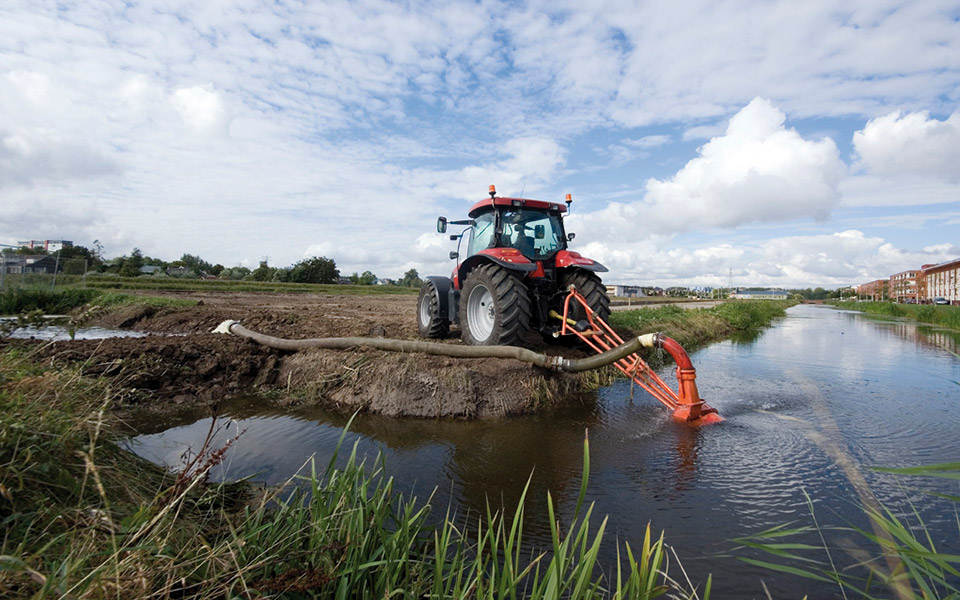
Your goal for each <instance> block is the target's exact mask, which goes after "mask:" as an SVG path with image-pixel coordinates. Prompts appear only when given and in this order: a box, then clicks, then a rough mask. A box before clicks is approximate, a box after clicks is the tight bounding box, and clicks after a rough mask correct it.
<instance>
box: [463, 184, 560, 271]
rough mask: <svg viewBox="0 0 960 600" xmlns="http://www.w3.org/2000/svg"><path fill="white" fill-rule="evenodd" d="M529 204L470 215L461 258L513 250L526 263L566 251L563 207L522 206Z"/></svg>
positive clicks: (491, 208)
mask: <svg viewBox="0 0 960 600" xmlns="http://www.w3.org/2000/svg"><path fill="white" fill-rule="evenodd" d="M504 200H512V199H508V198H504ZM529 203H530V201H525V202H523V203H520V202H518V204H517V205H512V204H511V205H507V206H503V205H500V206H496V205H495V206H490V205H489V204H486V205H485V206H481V207H479V208H478V209H476V210H475V211H471V212H470V216H471V217H472V219H471V221H472V223H473V224H472V225H471V226H470V228H469V229H468V230H467V231H465V232H464V234H465V237H467V251H466V255H465V257H469V256H473V255H474V254H476V253H478V252H480V251H481V250H486V249H488V248H516V249H517V250H519V251H520V254H522V255H523V256H524V257H525V258H527V259H528V260H531V261H541V260H545V259H548V258H550V257H551V256H553V255H554V254H556V253H557V252H558V251H560V250H564V249H566V247H567V238H566V235H565V234H564V231H563V220H562V219H561V217H560V214H561V212H563V211H564V207H563V206H561V205H557V204H553V205H552V206H551V207H550V208H549V209H546V210H544V209H543V208H541V207H533V206H525V205H526V204H529ZM538 204H545V203H539V202H538Z"/></svg>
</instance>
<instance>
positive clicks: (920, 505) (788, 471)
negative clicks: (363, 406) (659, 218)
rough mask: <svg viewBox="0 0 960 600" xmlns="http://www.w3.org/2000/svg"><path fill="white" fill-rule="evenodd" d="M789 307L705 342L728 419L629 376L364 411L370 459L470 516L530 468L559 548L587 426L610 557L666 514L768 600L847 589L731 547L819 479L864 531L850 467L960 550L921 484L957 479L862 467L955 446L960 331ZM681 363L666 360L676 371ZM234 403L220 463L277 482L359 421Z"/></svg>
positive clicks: (802, 519) (716, 569) (801, 510)
mask: <svg viewBox="0 0 960 600" xmlns="http://www.w3.org/2000/svg"><path fill="white" fill-rule="evenodd" d="M788 315H789V316H788V318H786V319H784V320H783V321H781V322H779V323H778V324H776V325H775V326H774V327H772V328H770V329H768V330H766V331H764V332H763V333H762V334H760V335H759V336H758V337H757V338H756V339H754V340H752V341H750V342H744V341H738V342H733V341H727V342H722V343H718V344H714V345H712V346H709V347H707V348H705V349H703V350H701V351H700V352H697V353H696V354H695V355H694V356H693V361H694V364H695V365H696V366H697V370H698V383H699V384H700V389H701V393H702V394H703V395H704V396H705V398H706V399H707V400H708V401H709V402H710V403H711V405H713V406H715V407H717V408H718V409H719V411H720V414H722V415H723V416H724V417H725V418H726V419H727V421H726V422H725V423H723V424H721V425H716V426H711V427H706V428H703V429H690V428H688V427H685V426H682V425H678V424H675V423H673V422H672V421H671V420H670V419H669V417H668V415H667V414H666V412H665V411H664V410H663V408H662V407H661V406H660V404H659V403H657V402H656V401H655V400H653V399H652V398H649V397H646V396H643V395H641V394H639V393H638V394H637V395H636V397H635V400H634V401H633V402H630V400H629V397H630V386H629V383H628V382H625V381H622V382H617V383H616V384H614V385H612V386H610V387H608V388H605V389H603V390H601V391H600V392H599V393H598V394H597V395H596V397H595V398H593V399H592V400H589V401H586V402H585V403H583V404H580V403H577V404H576V405H574V406H569V407H566V408H564V409H563V410H557V411H554V412H551V413H548V414H541V415H536V416H531V417H526V418H514V419H507V420H496V421H493V420H492V421H478V422H460V421H426V420H410V419H387V418H382V417H375V416H368V415H362V416H359V417H357V419H356V420H355V422H354V423H353V426H352V432H351V433H350V434H349V436H348V437H349V443H353V442H354V441H355V442H357V444H358V446H359V452H360V453H361V454H367V455H368V456H371V457H372V456H374V455H375V454H376V453H377V452H382V453H383V455H384V457H385V459H386V468H387V471H388V472H389V473H390V474H391V475H393V476H394V477H395V478H396V479H397V481H398V484H399V488H398V489H401V490H404V491H409V490H413V491H414V492H415V493H416V494H417V495H419V496H421V497H424V496H426V495H428V494H429V493H430V492H431V491H432V490H433V489H434V488H436V490H437V492H436V496H435V497H434V503H435V506H437V507H438V509H439V510H438V512H440V513H442V512H444V510H445V508H446V506H447V505H448V503H449V504H451V505H453V506H455V507H456V508H457V510H458V511H459V512H460V514H463V513H464V512H465V511H467V510H474V511H478V510H484V508H485V506H486V503H487V500H488V498H489V499H490V500H491V501H492V502H493V503H494V504H495V505H499V504H500V503H501V502H503V503H504V504H506V505H507V506H510V505H511V504H512V503H514V502H515V501H516V499H517V498H519V496H520V494H521V492H522V490H523V487H524V485H525V484H526V482H527V480H528V478H530V481H531V491H530V494H529V496H528V497H529V498H530V499H531V506H530V509H529V510H528V511H527V514H528V515H529V516H530V522H529V523H528V525H527V527H526V528H525V529H526V531H527V532H528V533H529V534H530V535H531V536H532V538H533V540H534V541H535V542H536V543H539V544H542V545H549V528H548V524H547V523H546V521H545V519H546V517H545V513H546V511H545V510H543V508H544V506H545V501H544V498H545V496H546V492H547V490H549V491H550V492H551V494H552V495H553V498H554V500H555V501H556V502H557V503H558V505H559V507H560V508H559V512H560V514H561V519H563V518H565V517H568V516H569V514H570V512H571V511H572V509H573V505H574V503H575V500H576V495H577V492H578V488H579V482H580V473H581V468H582V446H583V439H584V432H585V431H589V437H590V447H591V486H590V489H589V491H588V500H590V501H595V502H596V504H597V506H596V509H595V511H596V512H597V513H598V514H609V515H610V524H609V526H610V528H612V529H613V531H612V532H611V533H612V534H613V535H611V536H610V540H609V542H608V544H607V546H606V547H605V548H604V550H603V552H604V557H605V559H606V563H607V564H612V561H613V560H614V558H615V556H616V555H615V546H614V544H615V540H616V539H619V540H621V541H623V540H626V541H630V542H631V544H632V545H634V546H636V545H637V544H638V543H639V541H638V540H641V539H642V535H643V531H644V528H645V527H646V524H647V522H648V521H651V522H652V524H653V526H654V528H656V529H658V530H659V529H665V530H666V534H667V539H668V541H669V542H670V543H671V544H672V545H673V546H675V547H676V549H677V552H678V554H679V555H680V556H681V557H682V559H683V564H684V568H685V569H686V571H687V572H688V573H690V575H691V577H692V578H694V580H703V579H705V577H706V574H707V573H711V572H712V573H714V575H715V578H716V579H715V582H714V587H715V593H716V594H717V597H729V596H738V597H742V596H757V597H762V596H763V595H764V594H763V592H762V588H761V587H760V584H759V580H760V578H761V577H762V578H763V579H764V581H765V582H766V584H767V586H768V587H769V588H770V589H771V593H772V595H773V597H777V598H780V597H801V596H803V595H804V594H809V595H810V597H827V596H834V595H836V590H834V589H833V588H832V587H830V586H827V585H822V584H818V583H816V582H810V581H807V580H799V579H791V578H790V577H789V576H785V575H776V576H774V575H772V574H771V573H770V572H768V571H763V570H761V569H758V568H756V567H753V566H751V565H747V564H745V563H742V562H740V561H737V560H735V559H733V558H730V557H729V556H728V555H727V551H728V550H729V549H730V548H731V546H732V544H731V543H730V542H729V540H730V539H731V538H734V537H738V536H743V535H746V534H749V533H751V532H758V531H761V530H763V529H766V528H769V527H771V526H774V525H779V524H783V523H787V522H791V521H793V522H797V523H798V524H810V514H809V508H808V506H807V501H806V497H805V496H804V492H805V491H806V493H808V494H810V496H811V497H812V498H813V499H814V506H815V507H816V511H817V518H818V519H819V521H820V525H821V526H824V527H825V526H829V525H848V524H853V525H857V526H860V527H867V526H868V523H867V522H866V520H865V519H864V517H863V515H862V514H861V513H860V512H859V511H858V510H857V509H856V505H857V503H858V502H859V501H860V499H861V494H862V493H863V490H858V488H856V487H855V486H854V485H852V484H851V483H850V478H851V475H853V476H855V478H856V477H862V478H863V481H865V482H866V484H867V485H868V486H869V488H870V490H871V491H870V493H872V494H875V495H876V496H877V497H878V498H879V499H880V500H881V501H883V502H885V503H888V504H889V506H890V507H891V508H892V509H893V510H897V511H902V513H904V514H908V515H909V514H911V511H912V510H913V508H912V507H911V506H910V505H909V504H908V503H907V500H909V501H911V502H913V506H914V507H916V509H917V510H918V511H919V513H920V515H921V516H922V517H923V518H924V521H925V523H926V524H927V525H928V526H929V528H930V531H931V536H932V537H933V539H934V542H935V543H936V544H937V547H938V548H939V549H940V550H941V551H943V552H954V553H956V552H960V548H958V542H957V526H956V523H955V520H954V517H953V506H952V505H951V504H950V503H949V502H948V501H946V500H942V499H938V498H936V497H933V496H930V495H926V494H920V493H916V492H915V490H914V488H913V487H912V486H914V485H918V486H919V485H922V486H923V487H924V488H927V489H934V490H936V491H939V492H943V493H952V494H954V495H956V494H957V493H958V489H957V485H956V483H955V482H953V483H951V482H949V481H946V480H938V481H933V482H927V481H922V482H915V481H909V482H907V485H908V487H906V488H905V487H904V485H903V484H904V482H902V481H898V480H897V479H896V478H894V477H892V476H890V475H887V474H883V473H876V472H873V471H870V470H869V469H866V468H865V467H868V466H874V465H876V466H913V465H922V464H930V463H936V462H948V461H956V460H958V457H960V439H958V438H960V436H957V434H956V432H957V431H960V418H958V412H957V411H958V409H960V384H958V383H957V382H958V381H960V361H958V360H957V358H956V357H955V356H954V354H951V352H956V348H957V346H956V342H957V337H956V335H955V334H953V333H951V332H944V331H942V330H937V329H934V328H929V327H923V326H920V327H918V326H915V325H913V324H911V323H908V322H903V321H889V320H887V321H876V320H872V319H865V318H863V316H862V315H860V314H857V313H851V312H845V311H838V310H834V309H831V308H827V307H817V306H797V307H794V308H792V309H790V311H789V312H788ZM668 333H669V332H668ZM951 344H953V345H951ZM670 370H671V369H670V368H669V367H668V368H666V369H665V370H664V371H665V373H664V375H665V376H666V377H667V379H668V381H672V380H673V378H672V377H671V376H670V374H669V371H670ZM226 412H227V414H228V415H229V417H230V418H231V419H233V422H232V423H229V424H228V426H227V427H225V428H224V430H223V431H221V432H220V433H219V434H218V435H220V436H221V440H225V439H226V437H232V436H235V435H236V434H237V432H239V431H240V430H243V429H245V430H246V433H245V434H244V435H243V436H242V437H241V438H240V439H239V440H238V441H237V443H236V444H235V445H234V446H233V447H231V449H230V452H229V453H228V458H227V461H226V462H225V463H224V464H223V465H221V467H219V469H218V471H217V472H216V473H214V475H215V476H216V477H225V478H239V477H244V476H247V475H249V474H251V473H256V474H257V475H256V479H258V480H260V481H263V482H267V483H278V482H281V481H283V480H285V479H286V478H287V477H289V476H290V475H291V474H292V473H293V472H295V471H296V470H297V469H298V468H300V467H301V465H302V464H303V463H304V461H305V460H306V459H307V458H308V457H309V456H311V455H314V454H315V455H316V456H317V457H318V459H320V460H321V461H325V460H326V459H327V458H328V457H329V455H330V452H331V451H332V448H333V447H334V445H335V444H336V442H337V439H338V437H339V436H340V434H341V431H342V427H344V425H345V424H346V421H347V418H346V417H344V416H342V415H337V414H332V413H328V412H325V411H322V410H318V409H304V410H300V411H295V412H293V413H290V412H286V413H281V412H278V411H271V410H263V409H262V408H260V407H258V406H257V404H256V401H255V400H250V399H248V400H246V401H241V402H240V403H238V404H234V405H231V406H229V407H228V408H227V410H226ZM183 419H184V420H183V421H182V422H180V423H174V422H171V423H161V424H155V425H154V428H152V429H149V430H148V429H147V428H143V429H141V431H144V432H146V431H150V432H151V433H145V434H144V435H141V436H139V437H137V438H136V439H135V440H134V441H133V442H132V445H133V448H134V449H135V451H137V452H138V453H140V454H142V455H143V456H146V457H148V458H150V459H151V460H154V461H157V462H160V463H164V464H169V465H176V464H179V461H180V457H181V455H182V454H183V452H184V448H185V447H186V446H188V445H192V446H193V447H194V448H199V447H200V445H201V444H202V441H203V437H204V435H205V434H206V432H207V429H208V428H209V420H208V419H207V418H205V417H203V416H202V415H197V414H193V415H189V414H188V415H184V416H183ZM838 464H840V465H842V468H841V466H838ZM531 474H532V475H531ZM905 490H906V491H905ZM908 495H909V498H908V497H907V496H908ZM825 535H828V536H829V535H839V534H834V533H832V532H830V531H826V532H825ZM805 541H807V542H808V543H811V544H816V545H819V543H820V541H819V539H818V538H813V539H810V540H805ZM832 541H834V542H836V540H832Z"/></svg>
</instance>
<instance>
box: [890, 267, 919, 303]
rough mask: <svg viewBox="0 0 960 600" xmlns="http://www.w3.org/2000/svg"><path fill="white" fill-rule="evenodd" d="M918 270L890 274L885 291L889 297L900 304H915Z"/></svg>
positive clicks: (916, 299)
mask: <svg viewBox="0 0 960 600" xmlns="http://www.w3.org/2000/svg"><path fill="white" fill-rule="evenodd" d="M918 275H919V271H903V272H902V273H897V274H896V275H891V276H890V283H889V285H888V286H887V293H888V294H889V296H890V299H891V300H893V301H894V302H898V303H900V304H916V302H917V301H918V300H919V298H920V297H919V295H918V288H917V276H918Z"/></svg>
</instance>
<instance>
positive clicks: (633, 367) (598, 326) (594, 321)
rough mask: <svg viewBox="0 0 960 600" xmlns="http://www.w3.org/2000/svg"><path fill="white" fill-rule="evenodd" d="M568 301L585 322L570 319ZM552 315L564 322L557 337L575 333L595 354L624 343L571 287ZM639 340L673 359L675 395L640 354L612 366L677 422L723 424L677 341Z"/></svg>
mask: <svg viewBox="0 0 960 600" xmlns="http://www.w3.org/2000/svg"><path fill="white" fill-rule="evenodd" d="M571 301H573V302H576V303H579V304H580V305H581V307H582V309H583V310H578V311H577V312H579V313H583V314H586V315H587V316H586V319H583V320H581V321H579V322H578V321H575V320H574V319H572V318H570V316H571V310H570V309H571V307H570V302H571ZM552 316H554V317H557V318H560V319H561V320H562V322H563V326H562V328H561V330H560V331H559V332H558V333H557V335H558V336H559V335H567V334H574V335H576V336H577V337H579V338H580V339H581V340H582V341H583V342H584V343H585V344H586V345H587V346H589V347H590V348H592V349H593V350H595V351H596V352H598V353H603V352H606V351H608V350H611V349H613V348H616V347H617V346H620V345H622V344H623V343H624V342H623V339H622V338H621V337H620V336H619V335H617V333H616V332H615V331H614V330H613V329H612V328H611V327H610V325H608V324H607V322H606V321H604V320H603V319H601V318H600V317H599V316H598V315H597V314H596V313H595V312H594V311H593V310H592V309H591V308H590V306H589V305H588V304H587V300H586V298H584V297H583V296H582V295H580V293H579V292H577V290H576V288H575V287H574V286H572V285H571V286H570V293H569V294H568V295H567V297H566V299H564V302H563V315H562V316H561V315H559V314H557V313H555V312H554V313H552ZM584 321H585V322H584ZM641 339H642V340H643V342H644V346H645V347H648V348H662V349H663V350H665V351H666V352H667V353H668V354H669V355H670V356H671V357H672V358H673V360H674V362H675V363H676V364H677V371H676V373H677V385H678V390H679V391H678V392H674V391H673V389H671V388H670V387H669V386H668V385H667V384H666V383H664V381H663V380H662V379H661V378H660V376H658V375H657V374H656V373H655V372H654V371H653V369H651V368H650V366H649V365H648V364H647V363H646V362H644V360H643V359H642V358H641V357H640V355H639V354H631V355H629V356H625V357H624V358H621V359H620V360H618V361H616V362H615V363H613V365H614V366H615V367H617V368H618V369H620V371H622V372H623V373H624V374H625V375H627V377H629V378H630V379H631V380H632V381H633V382H634V383H636V384H637V385H639V386H640V387H641V388H643V389H644V390H646V391H647V392H649V393H650V395H651V396H653V397H654V398H656V399H657V400H659V401H660V402H661V403H662V404H663V405H664V406H666V407H667V408H669V409H670V411H671V414H672V415H673V418H674V419H676V420H677V421H681V422H684V423H687V424H689V425H694V426H700V425H709V424H711V423H720V422H722V421H723V417H721V416H720V415H719V413H717V409H715V408H713V407H712V406H710V405H709V404H707V403H706V402H704V401H703V399H702V398H700V392H699V391H698V390H697V370H696V369H694V368H693V363H691V362H690V357H689V356H687V353H686V351H685V350H684V349H683V347H682V346H681V345H680V344H679V343H678V342H677V341H676V340H674V339H672V338H669V337H667V336H665V335H663V334H662V333H653V334H648V335H645V336H641Z"/></svg>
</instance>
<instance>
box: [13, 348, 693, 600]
mask: <svg viewBox="0 0 960 600" xmlns="http://www.w3.org/2000/svg"><path fill="white" fill-rule="evenodd" d="M0 373H2V376H0V465H2V470H0V519H2V522H3V524H4V528H3V539H2V544H0V596H3V597H5V598H6V597H10V598H13V597H32V598H46V597H64V598H106V597H113V598H135V597H136V598H173V597H177V598H232V597H243V598H261V597H296V598H347V597H350V598H394V597H398V598H448V597H457V598H617V599H620V598H654V597H657V596H660V595H663V594H665V593H667V592H668V591H671V592H673V594H674V595H675V596H676V595H679V596H680V597H690V598H695V597H698V595H697V593H696V592H694V591H687V592H684V591H681V586H680V585H679V584H677V583H676V582H674V581H673V580H671V579H670V578H669V576H668V574H667V573H668V565H667V562H668V561H667V552H666V545H665V543H664V538H663V535H662V534H661V535H660V536H659V537H657V536H654V535H653V534H652V532H651V528H650V527H649V525H648V527H647V531H646V535H645V537H644V539H643V540H642V542H641V544H640V546H639V547H636V548H635V547H632V546H631V545H630V544H626V543H625V544H623V546H622V547H620V548H618V556H619V558H620V560H618V561H617V564H616V565H613V566H612V568H611V565H606V568H601V565H600V564H599V560H598V555H599V549H600V546H601V543H602V541H603V539H604V535H605V533H606V527H607V521H606V519H602V520H600V522H599V524H597V522H596V521H597V518H596V516H595V515H594V513H593V506H592V505H589V504H586V503H585V500H584V499H585V495H586V490H587V481H588V478H589V465H590V463H589V443H588V441H586V440H585V442H584V468H583V479H582V485H581V489H580V493H579V497H578V500H577V505H576V509H575V510H574V514H573V516H572V517H568V518H566V519H562V518H560V517H559V516H558V514H557V513H556V512H555V505H554V502H553V500H552V498H550V497H549V496H548V510H549V513H550V514H549V516H550V522H551V523H553V524H554V527H553V528H552V544H551V546H550V547H549V548H546V549H542V550H538V549H531V548H530V546H529V544H528V543H525V541H524V535H523V530H524V518H525V512H524V511H525V502H524V501H523V500H521V501H520V502H519V504H518V506H517V507H516V508H515V509H512V510H509V511H506V510H503V509H497V508H495V507H493V506H488V508H487V510H486V512H485V514H469V515H457V514H455V513H454V514H451V513H450V512H448V513H447V514H446V515H445V516H444V517H442V518H434V519H433V520H432V521H431V520H430V519H428V517H429V515H430V513H431V511H432V506H431V503H430V499H427V500H426V501H419V500H418V499H417V498H407V497H405V496H404V495H403V494H402V493H401V492H399V491H398V490H396V489H395V483H394V481H393V480H392V479H391V478H390V477H388V476H387V475H385V473H384V471H383V466H382V463H381V461H380V459H379V457H377V458H376V459H374V460H373V461H372V462H369V463H368V462H367V461H365V460H364V459H362V458H360V457H358V456H357V451H356V446H355V445H354V447H353V448H352V449H351V450H350V451H349V452H347V451H346V449H342V448H341V447H340V445H338V448H337V452H336V453H334V456H333V457H332V458H331V459H330V460H329V462H328V463H327V464H326V466H325V468H318V465H317V464H316V462H315V461H314V460H313V459H310V460H308V461H307V463H306V465H305V469H304V470H303V471H302V473H300V474H298V475H297V476H295V477H294V478H292V479H291V480H290V481H288V482H287V484H285V485H283V486H280V487H279V488H277V489H273V490H270V491H268V492H264V493H260V494H258V495H255V494H254V493H253V491H252V488H250V487H247V486H244V485H213V484H210V483H209V482H207V474H208V473H209V471H210V469H211V468H212V467H213V466H214V465H216V464H217V463H218V461H220V460H221V459H222V457H223V454H224V451H225V449H224V448H219V449H218V448H208V447H206V446H205V447H204V448H202V449H201V450H200V451H199V452H198V453H197V455H196V456H195V457H194V459H193V460H192V461H191V466H190V468H188V469H187V470H186V471H184V472H183V473H180V474H178V475H177V474H170V473H166V472H164V471H162V470H161V469H159V468H158V467H156V466H154V465H151V464H149V463H146V462H144V461H142V460H140V459H138V458H137V457H135V456H133V455H131V454H129V453H127V452H125V451H122V450H121V449H119V448H118V447H117V446H116V445H115V443H114V442H115V439H116V434H115V433H114V431H116V429H115V426H114V423H112V421H111V417H110V412H109V410H108V408H109V404H110V399H111V397H112V394H113V392H112V390H111V389H110V388H109V387H108V384H107V383H105V382H102V381H96V380H90V379H88V378H85V377H82V376H81V375H80V374H79V371H76V370H70V369H65V370H58V369H53V368H49V367H40V366H38V365H37V364H36V363H34V362H33V361H31V359H30V355H29V353H27V352H26V351H24V350H22V349H20V347H17V346H7V347H6V348H5V349H4V350H3V351H2V354H0ZM343 440H344V438H343V437H341V440H340V443H341V444H342V443H343ZM525 496H526V492H524V498H525ZM564 520H568V522H566V523H565V524H561V521H564ZM433 521H436V522H437V524H435V525H433V524H430V523H432V522H433ZM618 546H619V545H618ZM707 586H708V587H707V590H706V591H705V593H704V595H703V597H704V598H706V597H709V582H708V583H707Z"/></svg>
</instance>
